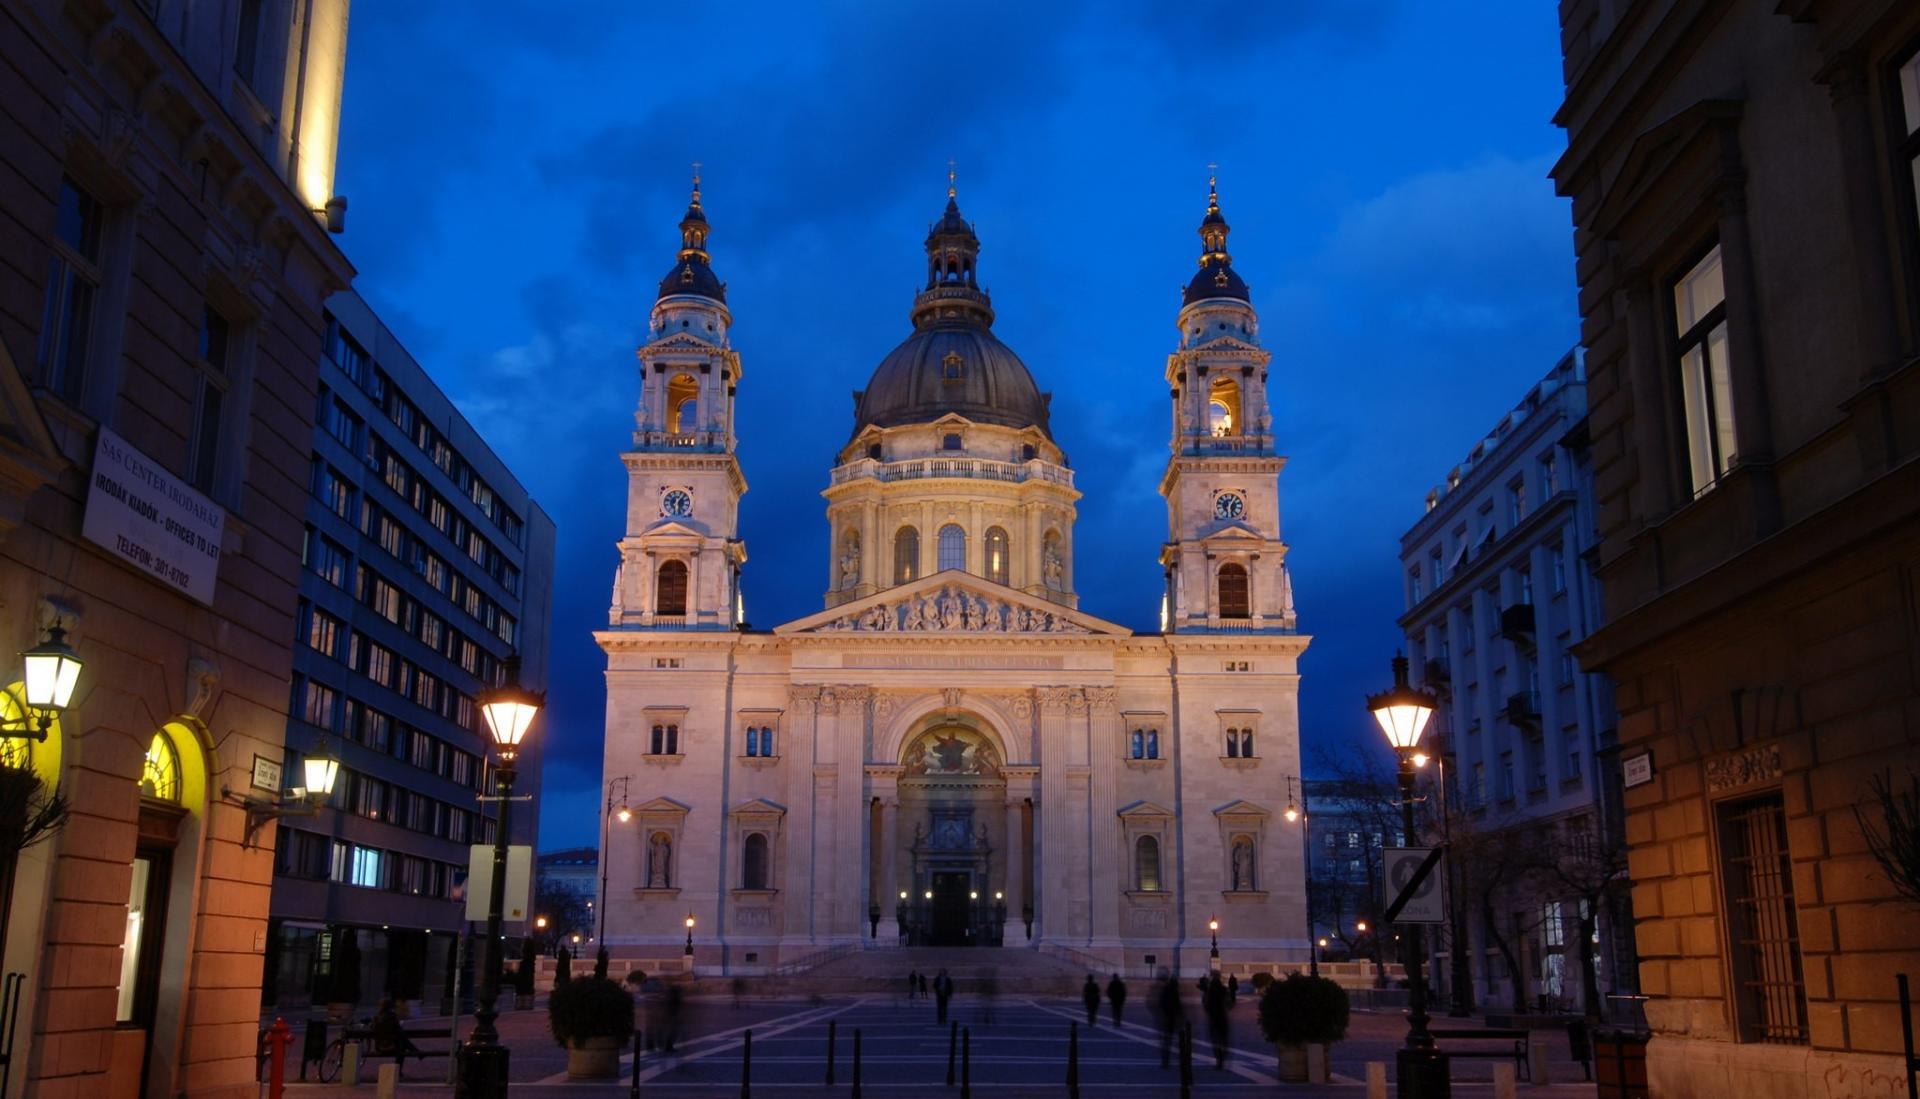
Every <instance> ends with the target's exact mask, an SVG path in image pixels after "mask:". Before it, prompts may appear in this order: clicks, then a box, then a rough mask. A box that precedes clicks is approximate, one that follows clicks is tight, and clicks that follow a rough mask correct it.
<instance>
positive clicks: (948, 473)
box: [832, 458, 1073, 488]
mask: <svg viewBox="0 0 1920 1099" xmlns="http://www.w3.org/2000/svg"><path fill="white" fill-rule="evenodd" d="M944 477H958V478H965V479H969V480H980V481H1007V482H1011V483H1014V484H1019V483H1021V482H1023V481H1046V482H1049V483H1051V484H1056V485H1064V486H1066V487H1067V488H1072V487H1073V471H1072V470H1070V469H1063V468H1061V467H1060V466H1056V465H1053V464H1051V463H1049V462H1042V461H1038V460H1036V461H1031V462H996V461H993V460H991V459H988V458H912V459H909V460H907V461H903V462H881V461H876V460H875V459H872V458H862V459H860V460H859V461H854V462H848V463H847V464H846V465H843V466H835V467H834V470H833V475H832V483H833V484H836V485H844V484H847V483H848V482H851V481H859V480H865V479H867V478H872V479H873V480H876V481H917V480H931V479H935V478H944Z"/></svg>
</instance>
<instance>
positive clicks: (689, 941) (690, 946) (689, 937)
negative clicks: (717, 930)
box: [687, 908, 693, 958]
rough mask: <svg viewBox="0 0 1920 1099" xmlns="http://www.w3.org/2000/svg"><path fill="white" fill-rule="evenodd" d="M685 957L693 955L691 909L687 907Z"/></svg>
mask: <svg viewBox="0 0 1920 1099" xmlns="http://www.w3.org/2000/svg"><path fill="white" fill-rule="evenodd" d="M687 957H689V958H691V957H693V909H691V908H689V909H687Z"/></svg>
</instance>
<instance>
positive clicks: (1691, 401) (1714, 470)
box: [1673, 244, 1734, 496]
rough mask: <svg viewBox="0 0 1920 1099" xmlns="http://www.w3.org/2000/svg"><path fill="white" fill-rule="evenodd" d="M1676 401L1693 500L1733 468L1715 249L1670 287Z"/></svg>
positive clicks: (1729, 384) (1722, 286) (1723, 310)
mask: <svg viewBox="0 0 1920 1099" xmlns="http://www.w3.org/2000/svg"><path fill="white" fill-rule="evenodd" d="M1673 315H1674V336H1675V341H1676V347H1677V350H1678V352H1679V358H1680V400H1681V404H1682V406H1683V407H1684V409H1685V412H1686V432H1687V434H1686V438H1687V463H1688V474H1689V476H1690V478H1691V482H1692V485H1693V492H1694V495H1696V496H1697V495H1699V494H1701V493H1703V492H1706V491H1707V490H1708V489H1710V488H1712V487H1713V485H1714V482H1715V481H1717V480H1719V478H1720V476H1721V475H1722V474H1724V473H1726V472H1727V471H1728V470H1730V469H1732V468H1733V463H1734V429H1733V378H1732V374H1731V371H1730V368H1729V365H1728V357H1727V290H1726V281H1725V277H1724V272H1723V271H1722V269H1721V266H1720V246H1719V245H1717V244H1716V245H1714V246H1713V248H1712V249H1711V250H1710V251H1708V252H1707V254H1706V255H1705V256H1702V257H1701V258H1700V261H1699V262H1698V263H1696V264H1694V265H1693V267H1692V268H1690V269H1689V270H1688V271H1687V273H1686V274H1684V275H1682V276H1681V277H1680V278H1679V280H1678V281H1677V282H1675V283H1674V286H1673Z"/></svg>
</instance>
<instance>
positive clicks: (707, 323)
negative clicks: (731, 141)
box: [608, 165, 747, 629]
mask: <svg viewBox="0 0 1920 1099" xmlns="http://www.w3.org/2000/svg"><path fill="white" fill-rule="evenodd" d="M708 231H709V227H708V225H707V215H706V211H705V210H703V209H702V208H701V205H700V176H699V173H698V166H697V165H696V166H695V174H694V177H693V198H692V200H691V202H690V203H689V204H688V206H687V212H686V215H685V216H684V217H682V218H681V219H680V251H679V254H678V255H677V256H676V257H675V259H674V264H673V267H672V269H671V270H669V271H668V272H667V274H666V277H665V278H662V279H661V280H660V292H659V295H658V297H657V298H656V300H655V301H654V304H653V313H652V316H651V318H650V320H649V323H648V327H647V342H645V343H644V344H642V345H640V348H639V350H638V352H637V357H638V360H639V364H640V405H639V408H638V410H637V411H636V412H635V413H634V423H635V430H634V433H633V447H632V449H630V450H628V451H627V452H626V453H625V454H624V455H622V456H621V457H622V460H623V461H624V462H625V464H626V467H627V525H626V532H625V535H624V537H622V538H621V540H620V569H619V572H618V573H617V574H616V576H615V580H614V590H613V603H612V607H611V608H610V611H609V614H608V617H609V620H610V624H611V625H613V626H615V627H622V626H625V627H631V628H642V629H646V628H652V629H731V628H733V627H735V626H737V625H739V623H740V620H741V617H742V615H743V610H742V604H741V598H740V567H741V565H742V564H743V563H744V562H745V561H746V558H747V552H746V546H745V545H744V544H743V543H742V542H741V540H740V538H739V512H740V497H741V496H742V495H744V494H745V493H746V491H747V482H746V478H745V477H744V476H743V475H742V474H741V472H740V462H739V459H738V457H737V456H736V455H735V453H734V447H735V439H734V431H733V413H734V397H735V394H736V392H737V391H738V389H739V385H740V356H739V354H738V353H737V352H735V351H734V350H733V346H732V343H731V341H730V340H729V338H728V334H727V330H728V328H729V327H730V326H731V325H732V323H733V315H732V314H731V313H730V312H728V311H727V287H726V284H725V283H723V282H721V281H720V279H719V277H718V276H716V275H715V274H714V273H713V268H712V267H711V266H710V260H709V256H708V254H707V234H708Z"/></svg>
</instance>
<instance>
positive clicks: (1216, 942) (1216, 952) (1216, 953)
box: [1207, 919, 1220, 969]
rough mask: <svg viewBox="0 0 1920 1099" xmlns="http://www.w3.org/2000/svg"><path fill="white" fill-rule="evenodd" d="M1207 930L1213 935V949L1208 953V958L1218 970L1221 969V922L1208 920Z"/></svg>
mask: <svg viewBox="0 0 1920 1099" xmlns="http://www.w3.org/2000/svg"><path fill="white" fill-rule="evenodd" d="M1207 930H1208V931H1210V932H1212V933H1213V949H1211V950H1209V951H1208V952H1207V957H1208V958H1209V959H1210V960H1212V962H1213V967H1214V968H1215V969H1218V968H1220V921H1219V920H1217V919H1216V920H1208V921H1207Z"/></svg>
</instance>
